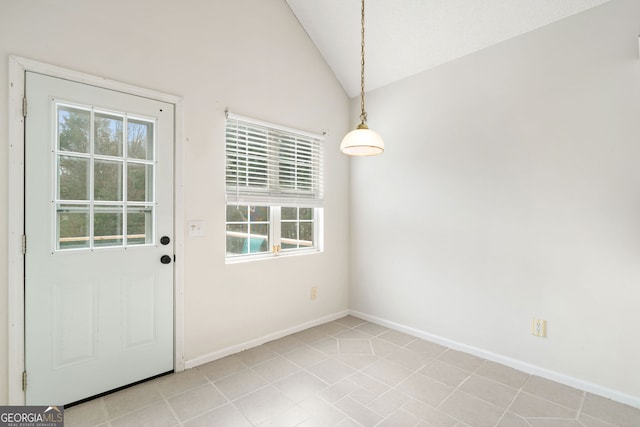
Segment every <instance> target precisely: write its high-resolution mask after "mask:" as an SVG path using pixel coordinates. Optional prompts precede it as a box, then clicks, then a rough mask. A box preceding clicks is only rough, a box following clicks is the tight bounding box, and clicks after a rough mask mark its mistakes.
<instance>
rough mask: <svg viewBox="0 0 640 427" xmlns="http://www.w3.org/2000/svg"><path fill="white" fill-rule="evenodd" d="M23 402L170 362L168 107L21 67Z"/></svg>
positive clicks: (108, 385)
mask: <svg viewBox="0 0 640 427" xmlns="http://www.w3.org/2000/svg"><path fill="white" fill-rule="evenodd" d="M26 98H27V105H28V114H27V117H26V125H25V171H26V172H25V192H26V195H25V235H26V258H25V269H26V272H25V359H26V360H25V366H26V372H27V388H26V402H27V404H29V405H63V404H68V403H71V402H75V401H78V400H81V399H85V398H87V397H91V396H94V395H96V394H100V393H103V392H106V391H109V390H112V389H115V388H118V387H121V386H124V385H127V384H131V383H133V382H136V381H140V380H143V379H145V378H149V377H152V376H154V375H158V374H161V373H165V372H168V371H171V370H173V257H174V255H173V254H174V252H173V149H174V130H173V126H174V107H173V105H172V104H168V103H165V102H160V101H156V100H152V99H148V98H143V97H139V96H134V95H130V94H125V93H122V92H117V91H112V90H107V89H103V88H98V87H95V86H90V85H86V84H82V83H77V82H72V81H69V80H63V79H59V78H54V77H50V76H45V75H42V74H36V73H32V72H27V73H26Z"/></svg>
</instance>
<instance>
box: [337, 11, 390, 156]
mask: <svg viewBox="0 0 640 427" xmlns="http://www.w3.org/2000/svg"><path fill="white" fill-rule="evenodd" d="M361 12H362V15H361V16H362V19H361V24H362V26H361V28H362V29H361V34H362V42H361V43H360V58H361V60H360V124H359V125H358V127H357V128H356V129H355V130H352V131H351V132H349V133H348V134H346V135H345V137H344V138H343V139H342V143H341V144H340V151H342V152H343V153H344V154H348V155H350V156H374V155H376V154H381V153H382V152H384V141H383V140H382V138H381V137H380V135H378V134H377V133H376V132H374V131H372V130H371V129H369V127H368V126H367V112H366V111H365V109H364V0H362V8H361Z"/></svg>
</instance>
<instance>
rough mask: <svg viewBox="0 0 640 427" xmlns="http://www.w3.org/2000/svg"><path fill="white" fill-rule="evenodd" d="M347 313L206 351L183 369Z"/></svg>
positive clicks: (341, 312) (325, 317) (189, 361)
mask: <svg viewBox="0 0 640 427" xmlns="http://www.w3.org/2000/svg"><path fill="white" fill-rule="evenodd" d="M348 314H349V310H344V311H340V312H337V313H334V314H330V315H328V316H324V317H321V318H319V319H315V320H311V321H309V322H305V323H302V324H300V325H297V326H293V327H291V328H286V329H282V330H280V331H277V332H273V333H271V334H268V335H264V336H262V337H258V338H255V339H252V340H250V341H245V342H242V343H239V344H235V345H232V346H229V347H226V348H223V349H221V350H218V351H214V352H212V353H208V354H205V355H202V356H199V357H196V358H195V359H189V360H186V361H185V362H184V367H185V369H191V368H195V367H196V366H200V365H203V364H205V363H209V362H213V361H214V360H218V359H222V358H223V357H226V356H229V355H232V354H235V353H239V352H241V351H243V350H248V349H250V348H253V347H258V346H260V345H262V344H264V343H266V342H269V341H273V340H277V339H278V338H282V337H286V336H287V335H291V334H295V333H296V332H300V331H304V330H305V329H309V328H312V327H314V326H318V325H322V324H323V323H327V322H331V321H334V320H336V319H339V318H341V317H344V316H346V315H348Z"/></svg>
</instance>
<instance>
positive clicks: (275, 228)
mask: <svg viewBox="0 0 640 427" xmlns="http://www.w3.org/2000/svg"><path fill="white" fill-rule="evenodd" d="M270 215H271V219H270V224H269V229H270V234H271V236H270V238H271V246H272V247H273V246H278V245H282V243H281V242H280V240H281V238H280V236H281V235H282V232H281V226H280V223H281V220H280V218H281V213H280V206H271V212H270ZM280 247H282V246H280Z"/></svg>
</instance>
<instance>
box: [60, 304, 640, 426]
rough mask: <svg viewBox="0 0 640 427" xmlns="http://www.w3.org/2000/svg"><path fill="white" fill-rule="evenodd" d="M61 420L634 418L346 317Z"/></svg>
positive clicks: (539, 422) (531, 422)
mask: <svg viewBox="0 0 640 427" xmlns="http://www.w3.org/2000/svg"><path fill="white" fill-rule="evenodd" d="M65 426H66V427H75V426H87V427H95V426H99V427H123V426H153V427H161V426H184V427H196V426H215V427H217V426H220V427H236V426H238V427H245V426H246V427H251V426H265V427H266V426H274V427H289V426H291V427H293V426H299V427H316V426H331V427H333V426H335V427H350V426H365V427H368V426H379V427H404V426H411V427H439V426H443V427H445V426H446V427H449V426H450V427H467V426H474V427H475V426H478V427H482V426H500V427H611V426H625V427H626V426H629V427H639V426H640V410H639V409H635V408H631V407H629V406H625V405H622V404H619V403H615V402H612V401H610V400H608V399H604V398H602V397H598V396H595V395H592V394H590V393H585V392H583V391H580V390H576V389H574V388H571V387H567V386H565V385H561V384H558V383H555V382H552V381H549V380H546V379H543V378H540V377H536V376H531V375H528V374H526V373H523V372H520V371H517V370H515V369H511V368H508V367H506V366H502V365H499V364H497V363H494V362H490V361H488V360H484V359H480V358H478V357H475V356H472V355H469V354H466V353H461V352H459V351H455V350H452V349H449V348H446V347H443V346H440V345H438V344H434V343H431V342H428V341H424V340H421V339H418V338H415V337H412V336H409V335H406V334H403V333H401V332H397V331H394V330H390V329H387V328H385V327H382V326H379V325H376V324H373V323H369V322H365V321H363V320H361V319H358V318H355V317H352V316H347V317H344V318H342V319H339V320H337V321H335V322H330V323H326V324H324V325H320V326H317V327H314V328H311V329H307V330H305V331H303V332H299V333H297V334H294V335H291V336H288V337H285V338H282V339H279V340H276V341H272V342H270V343H267V344H265V345H262V346H260V347H256V348H253V349H250V350H247V351H243V352H241V353H238V354H235V355H232V356H229V357H226V358H224V359H221V360H217V361H214V362H211V363H208V364H206V365H202V366H199V367H197V368H194V369H190V370H187V371H185V372H182V373H179V374H172V375H169V376H165V377H162V378H158V379H155V380H152V381H149V382H146V383H143V384H140V385H136V386H134V387H131V388H128V389H125V390H122V391H119V392H117V393H114V394H111V395H107V396H104V397H101V398H98V399H95V400H92V401H89V402H87V403H83V404H81V405H78V406H74V407H72V408H69V409H67V410H66V411H65Z"/></svg>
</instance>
